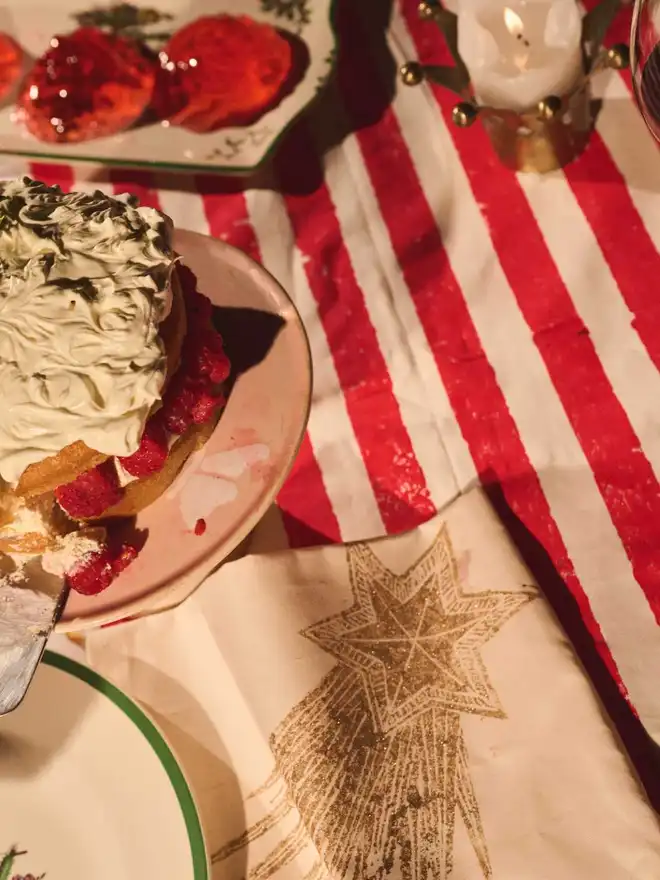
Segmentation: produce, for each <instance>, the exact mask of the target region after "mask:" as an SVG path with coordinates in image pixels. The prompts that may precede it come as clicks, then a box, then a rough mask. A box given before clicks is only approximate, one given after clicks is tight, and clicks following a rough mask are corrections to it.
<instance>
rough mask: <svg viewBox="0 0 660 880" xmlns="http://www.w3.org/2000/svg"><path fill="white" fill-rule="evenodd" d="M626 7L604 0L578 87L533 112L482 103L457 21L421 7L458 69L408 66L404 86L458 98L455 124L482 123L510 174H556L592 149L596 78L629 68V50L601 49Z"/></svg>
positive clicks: (587, 31) (429, 5)
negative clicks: (428, 87)
mask: <svg viewBox="0 0 660 880" xmlns="http://www.w3.org/2000/svg"><path fill="white" fill-rule="evenodd" d="M622 5H623V4H622V0H602V2H601V3H600V4H599V5H598V6H596V7H594V9H592V10H591V11H590V12H589V13H587V14H586V15H585V16H584V17H583V18H582V24H581V41H580V44H581V52H582V65H581V71H580V74H579V75H578V77H577V79H576V81H575V82H574V83H573V85H572V86H570V87H569V88H568V89H567V90H566V92H565V93H564V94H558V95H547V96H545V97H544V98H541V99H540V100H539V101H537V102H536V103H535V104H534V105H533V106H531V107H529V108H528V109H525V110H518V109H510V108H506V107H499V106H491V105H490V104H485V103H480V101H479V99H478V98H477V96H476V95H475V90H474V88H473V84H472V83H471V80H470V74H469V72H468V69H467V66H466V64H465V62H464V61H463V59H462V58H461V56H460V53H459V49H458V17H457V15H455V14H454V13H452V12H450V11H449V10H447V9H445V8H444V7H443V6H442V5H441V4H440V3H439V2H437V0H426V2H422V3H420V4H419V6H418V14H419V16H420V18H421V19H423V20H425V21H432V22H435V24H436V25H437V26H438V27H439V28H440V30H441V32H442V34H443V35H444V39H445V41H446V43H447V46H448V48H449V51H450V53H451V56H452V58H453V61H454V64H453V66H449V65H426V64H420V63H418V62H416V61H409V62H407V63H406V64H404V65H403V66H402V68H401V70H400V76H401V80H402V82H403V83H404V84H405V85H407V86H416V85H419V84H420V83H422V82H424V81H428V82H432V83H435V84H437V85H441V86H443V87H444V88H447V89H449V90H451V91H452V92H454V93H455V94H456V95H458V96H459V98H460V99H461V100H460V102H459V103H457V104H456V105H455V107H454V109H453V113H452V120H453V122H454V124H455V125H457V126H458V127H459V128H467V127H468V126H470V125H472V124H473V123H475V122H477V120H480V121H481V122H482V123H483V126H484V128H485V129H486V132H487V134H488V137H489V138H490V141H491V143H492V145H493V148H494V149H495V152H496V153H497V155H498V156H499V158H500V160H501V161H502V163H503V164H504V165H505V166H506V167H507V168H510V169H511V170H513V171H527V172H536V173H537V174H545V173H546V172H548V171H554V170H556V169H557V168H561V167H563V166H564V165H566V164H567V163H568V162H570V161H571V160H572V159H574V158H575V157H576V156H578V155H579V154H580V153H581V152H582V150H583V149H584V148H585V146H586V145H587V142H588V140H589V136H590V134H591V131H592V130H593V126H594V122H595V117H596V110H595V108H594V106H593V102H592V100H591V89H590V82H591V80H592V78H593V77H594V76H595V75H596V74H597V73H599V72H600V71H603V70H606V69H614V70H621V69H623V68H625V67H627V66H628V64H629V50H628V46H626V45H624V44H618V45H616V46H613V47H612V48H610V49H606V48H604V47H603V45H602V42H603V39H604V37H605V33H606V31H607V29H608V27H609V25H610V23H611V22H612V20H613V18H614V16H615V15H616V13H617V12H618V11H619V9H620V8H621V6H622ZM505 9H507V7H504V6H503V10H505Z"/></svg>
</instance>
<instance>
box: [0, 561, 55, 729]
mask: <svg viewBox="0 0 660 880" xmlns="http://www.w3.org/2000/svg"><path fill="white" fill-rule="evenodd" d="M67 595H68V589H67V586H66V581H65V578H64V577H58V576H56V575H53V574H50V573H49V572H46V571H44V569H43V567H42V565H41V559H40V558H35V559H32V560H31V561H30V562H29V563H28V564H27V565H26V566H25V568H24V570H23V571H22V572H20V574H16V573H14V574H13V575H11V577H10V578H5V579H4V580H3V581H2V583H0V716H1V715H6V714H7V713H8V712H12V711H13V710H14V709H16V708H17V706H19V704H20V703H21V702H22V700H23V697H24V696H25V694H26V693H27V691H28V688H29V687H30V683H31V682H32V679H33V678H34V674H35V672H36V671H37V667H38V666H39V662H40V660H41V657H42V655H43V653H44V649H45V648H46V642H47V641H48V638H49V636H50V634H51V632H52V630H53V627H54V626H55V624H56V623H57V621H58V620H59V618H60V615H61V614H62V611H63V609H64V605H65V603H66V599H67Z"/></svg>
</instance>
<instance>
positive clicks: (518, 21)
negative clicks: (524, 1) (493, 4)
mask: <svg viewBox="0 0 660 880" xmlns="http://www.w3.org/2000/svg"><path fill="white" fill-rule="evenodd" d="M504 24H505V25H506V29H507V30H508V32H509V33H510V34H511V36H512V37H515V38H516V40H520V42H521V43H522V44H523V46H525V48H526V49H529V40H528V39H527V38H526V37H525V33H524V31H525V28H524V25H523V21H522V18H521V17H520V16H519V15H518V13H517V12H514V11H513V9H509V7H508V6H505V7H504Z"/></svg>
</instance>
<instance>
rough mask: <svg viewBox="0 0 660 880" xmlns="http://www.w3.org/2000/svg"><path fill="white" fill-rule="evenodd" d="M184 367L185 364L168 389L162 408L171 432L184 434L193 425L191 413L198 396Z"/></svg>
mask: <svg viewBox="0 0 660 880" xmlns="http://www.w3.org/2000/svg"><path fill="white" fill-rule="evenodd" d="M182 369H183V366H182V367H180V368H179V372H178V373H177V375H176V376H175V377H174V380H173V381H172V384H171V385H170V387H169V388H168V389H167V393H166V395H165V397H164V398H163V407H162V409H161V410H160V413H161V415H162V418H163V422H164V424H165V427H166V428H167V430H168V431H169V432H170V433H171V434H184V433H185V432H186V431H187V430H188V428H189V427H190V426H191V425H192V414H191V413H192V408H193V406H194V404H195V400H196V398H197V394H195V392H194V391H193V388H192V386H191V385H190V384H189V382H188V377H187V376H186V375H185V374H182V372H181V371H182Z"/></svg>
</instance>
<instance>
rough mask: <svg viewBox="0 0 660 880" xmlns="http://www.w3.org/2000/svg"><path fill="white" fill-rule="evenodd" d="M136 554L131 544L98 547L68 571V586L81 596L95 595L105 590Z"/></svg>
mask: <svg viewBox="0 0 660 880" xmlns="http://www.w3.org/2000/svg"><path fill="white" fill-rule="evenodd" d="M137 555H138V551H137V550H136V548H135V547H133V546H132V545H131V544H122V545H121V546H120V547H119V548H117V549H113V548H111V547H109V546H107V545H106V546H105V547H100V548H99V550H98V551H97V552H96V553H92V554H91V555H90V556H88V557H87V558H86V559H84V560H83V561H82V562H80V563H78V565H77V566H76V567H75V568H74V569H73V570H72V571H70V572H68V574H67V582H68V584H69V587H70V588H71V589H72V590H75V591H76V593H81V594H82V595H83V596H96V595H98V594H99V593H102V592H103V590H106V589H107V588H108V587H109V586H110V584H111V583H112V582H113V581H114V579H115V578H116V577H117V575H118V574H120V573H121V572H122V571H124V569H125V568H126V567H127V566H129V565H130V564H131V562H132V561H133V560H134V559H135V557H136V556H137Z"/></svg>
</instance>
